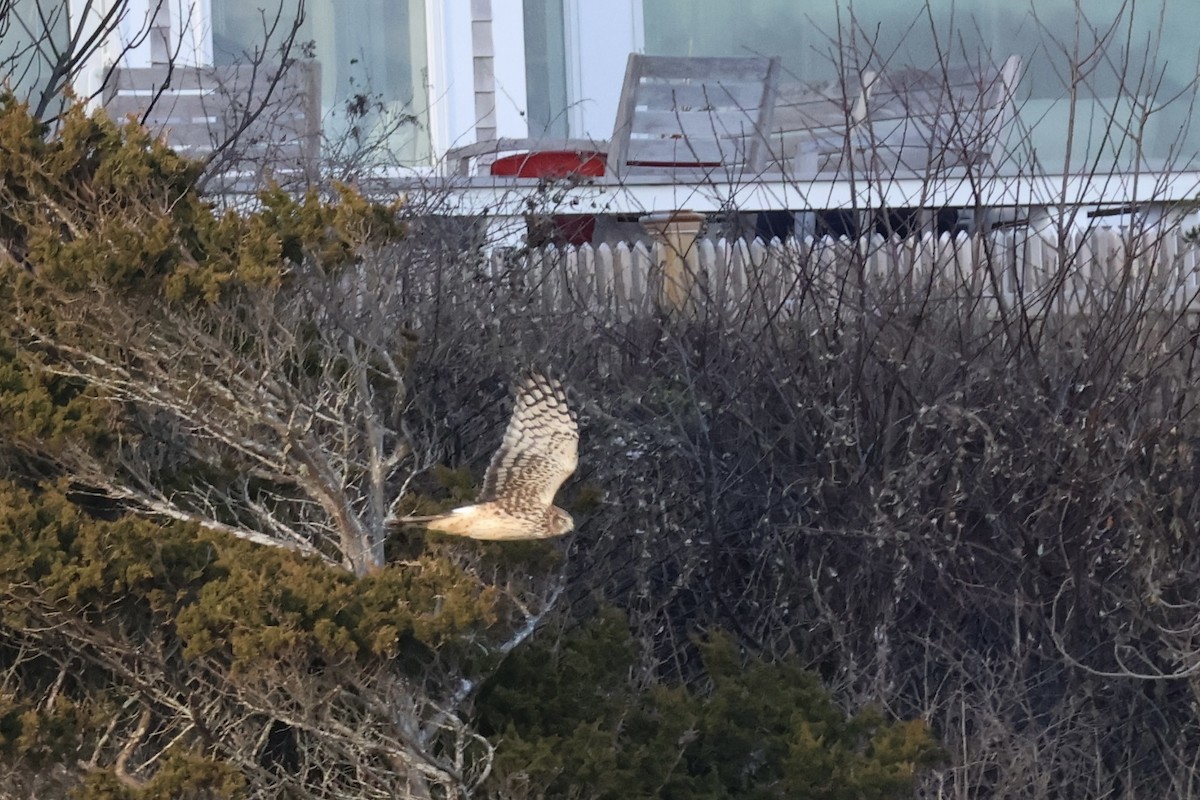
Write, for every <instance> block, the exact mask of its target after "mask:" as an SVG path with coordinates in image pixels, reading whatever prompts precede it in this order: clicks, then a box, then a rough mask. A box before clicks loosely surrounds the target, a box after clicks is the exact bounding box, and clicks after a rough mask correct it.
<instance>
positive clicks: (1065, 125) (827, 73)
mask: <svg viewBox="0 0 1200 800" xmlns="http://www.w3.org/2000/svg"><path fill="white" fill-rule="evenodd" d="M852 7H853V13H851V10H850V9H851V4H850V3H848V2H845V1H844V0H841V1H839V0H809V2H806V3H803V4H800V3H796V2H794V0H743V1H742V2H739V3H729V2H727V0H645V5H644V15H645V32H646V52H648V53H653V54H662V55H751V54H761V55H779V56H781V59H782V62H783V69H784V76H785V80H789V79H790V80H796V81H821V80H829V79H832V78H834V77H836V76H837V74H838V72H839V65H840V66H841V71H845V72H849V71H850V69H849V68H852V67H853V66H855V65H861V66H864V67H867V68H872V69H876V70H886V69H889V68H890V69H898V68H901V67H920V68H933V67H935V66H937V65H938V62H939V57H940V58H942V59H944V61H945V62H946V63H948V64H950V65H957V64H964V63H970V62H976V61H977V60H978V59H979V58H980V55H981V54H987V55H988V56H989V57H990V59H991V60H993V61H994V62H996V63H999V62H1002V61H1003V60H1004V59H1005V58H1006V57H1007V56H1008V55H1009V54H1010V53H1016V54H1017V55H1019V56H1021V58H1022V66H1023V74H1022V77H1021V81H1020V84H1019V86H1018V91H1017V107H1018V113H1019V123H1018V124H1017V125H1014V126H1013V129H1012V131H1011V133H1012V135H1011V137H1010V138H1009V146H1010V151H1011V152H1012V154H1013V155H1012V160H1011V161H1010V162H1008V163H1007V164H1006V167H1005V168H1006V169H1007V170H1009V171H1014V170H1017V169H1022V170H1024V169H1029V168H1031V167H1033V166H1035V165H1036V166H1037V167H1039V168H1040V169H1044V170H1046V171H1048V172H1060V171H1062V170H1063V169H1064V166H1066V168H1068V169H1070V170H1072V171H1080V170H1093V169H1099V170H1104V169H1109V168H1112V167H1113V166H1121V167H1132V166H1134V165H1135V164H1139V165H1140V166H1142V167H1148V168H1153V169H1168V168H1169V169H1178V170H1182V169H1195V168H1198V167H1200V164H1197V161H1198V160H1200V159H1198V153H1200V131H1198V130H1197V128H1196V126H1194V125H1192V124H1191V123H1190V119H1191V111H1192V107H1193V105H1194V103H1195V101H1196V99H1197V96H1196V89H1197V74H1198V70H1197V64H1198V58H1197V48H1196V46H1195V43H1194V40H1195V34H1194V30H1195V9H1194V8H1191V7H1190V4H1187V3H1177V2H1166V1H1165V0H1154V2H1147V3H1140V2H1139V3H1136V4H1135V3H1132V2H1129V0H1089V2H1088V3H1086V4H1079V3H1077V2H1075V0H1036V2H1035V1H1033V0H1018V2H1016V3H997V2H995V0H929V2H928V3H927V4H926V3H912V2H908V0H860V1H859V2H855V3H854V4H853V6H852ZM1077 7H1081V8H1082V11H1077ZM1072 64H1075V65H1076V66H1077V67H1081V68H1082V69H1075V70H1073V69H1072ZM1022 127H1025V128H1029V129H1030V133H1029V135H1028V136H1025V135H1023V132H1022ZM1068 132H1070V134H1071V135H1068Z"/></svg>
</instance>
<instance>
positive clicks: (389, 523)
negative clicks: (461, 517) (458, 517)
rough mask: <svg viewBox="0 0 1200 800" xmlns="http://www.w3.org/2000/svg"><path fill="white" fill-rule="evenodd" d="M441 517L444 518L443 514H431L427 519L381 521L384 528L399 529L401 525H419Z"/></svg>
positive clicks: (401, 518) (399, 518)
mask: <svg viewBox="0 0 1200 800" xmlns="http://www.w3.org/2000/svg"><path fill="white" fill-rule="evenodd" d="M443 516H445V515H444V514H432V515H430V516H427V517H388V518H387V519H385V520H384V521H383V525H384V527H386V528H399V527H400V526H401V525H407V524H409V523H414V522H419V523H424V522H433V521H434V520H435V519H440V518H441V517H443Z"/></svg>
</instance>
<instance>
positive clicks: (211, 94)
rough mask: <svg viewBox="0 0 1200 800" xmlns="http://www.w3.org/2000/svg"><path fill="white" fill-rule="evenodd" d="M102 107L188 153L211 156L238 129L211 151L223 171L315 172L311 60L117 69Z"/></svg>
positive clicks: (316, 78) (317, 105) (316, 120)
mask: <svg viewBox="0 0 1200 800" xmlns="http://www.w3.org/2000/svg"><path fill="white" fill-rule="evenodd" d="M277 73H278V76H277V78H276V74H277ZM268 88H270V98H269V100H267V102H266V104H265V105H264V100H266V98H267V91H268ZM104 106H105V109H106V110H107V111H108V114H109V116H111V117H113V118H114V119H118V120H120V119H122V118H124V117H127V116H132V117H134V118H135V119H137V120H139V121H141V122H142V123H143V124H145V125H146V126H147V127H148V128H149V129H150V130H151V132H153V133H154V134H156V135H158V136H162V137H163V138H164V139H165V140H166V142H167V144H169V145H170V146H172V147H173V148H175V149H176V150H177V151H179V152H180V153H182V154H183V155H186V156H188V157H190V158H208V157H210V156H212V155H213V154H214V152H215V151H216V149H217V148H219V147H220V146H221V145H222V144H224V143H225V142H226V141H227V140H228V139H229V137H230V136H231V135H232V134H233V133H234V132H236V131H238V130H239V129H241V132H240V134H239V135H238V140H237V143H236V145H235V146H234V147H232V148H230V150H229V152H228V153H220V154H218V155H217V158H218V163H219V168H220V169H221V170H222V171H238V170H243V171H253V172H256V173H260V174H261V173H263V172H265V171H268V170H269V171H270V172H271V173H272V174H274V175H275V176H276V177H277V178H283V177H286V176H287V175H297V176H299V177H302V178H305V179H307V180H310V181H311V180H315V179H316V177H317V176H316V171H317V165H318V158H319V155H320V144H321V98H320V68H319V66H318V64H317V63H316V62H314V61H297V62H295V63H293V64H291V65H289V66H288V67H287V69H285V70H283V71H282V72H278V70H276V69H274V68H272V67H269V66H267V65H262V64H259V65H234V66H224V67H180V66H167V65H158V66H152V67H145V68H118V69H116V70H115V71H114V75H113V76H112V78H111V79H110V81H109V84H108V86H107V87H106V88H105V93H104Z"/></svg>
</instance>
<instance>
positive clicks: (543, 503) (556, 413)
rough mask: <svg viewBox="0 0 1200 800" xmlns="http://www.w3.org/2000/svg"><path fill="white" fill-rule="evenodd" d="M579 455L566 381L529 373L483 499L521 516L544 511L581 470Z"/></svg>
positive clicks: (519, 389) (520, 386) (491, 467)
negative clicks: (579, 468)
mask: <svg viewBox="0 0 1200 800" xmlns="http://www.w3.org/2000/svg"><path fill="white" fill-rule="evenodd" d="M578 453H579V424H578V421H577V420H576V417H575V413H574V412H573V411H571V409H570V407H569V406H568V405H567V395H566V392H565V391H563V388H562V384H560V383H559V382H558V381H556V380H554V379H553V378H547V377H546V376H544V375H540V374H538V373H536V372H530V373H527V374H526V375H525V376H524V377H523V378H522V379H521V381H520V382H519V383H518V384H517V397H516V402H515V403H514V405H513V413H512V418H511V419H509V421H508V428H507V429H506V430H505V431H504V439H503V440H502V441H501V442H500V448H499V449H498V450H497V451H496V454H495V455H494V456H492V462H491V464H489V465H488V470H487V474H486V475H484V478H483V489H482V491H481V492H480V494H479V499H478V501H477V502H481V503H484V502H489V501H494V502H495V503H497V504H498V505H499V506H501V507H502V508H504V509H505V510H506V511H508V512H510V513H512V514H516V515H518V516H524V515H526V514H529V513H536V514H538V515H542V514H544V513H545V510H546V509H547V508H549V507H550V506H551V505H553V503H554V495H555V494H556V493H557V492H558V488H559V487H560V486H562V484H563V481H565V480H566V479H567V478H569V477H570V476H571V473H572V472H574V471H575V467H576V464H577V463H578Z"/></svg>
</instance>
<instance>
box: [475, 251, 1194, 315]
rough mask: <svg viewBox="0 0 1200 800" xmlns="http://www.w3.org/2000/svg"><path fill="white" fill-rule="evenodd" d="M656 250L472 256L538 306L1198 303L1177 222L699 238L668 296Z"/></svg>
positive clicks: (706, 308) (597, 310) (780, 309)
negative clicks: (1154, 227)
mask: <svg viewBox="0 0 1200 800" xmlns="http://www.w3.org/2000/svg"><path fill="white" fill-rule="evenodd" d="M669 261H670V254H669V253H668V252H667V251H666V249H665V248H664V246H663V245H661V244H656V245H653V246H647V245H645V244H642V243H638V244H634V245H632V246H631V245H626V244H618V245H616V246H615V247H614V246H609V245H606V244H604V245H599V246H597V247H592V246H590V245H582V246H579V247H547V248H545V249H541V250H534V251H503V250H496V251H493V252H491V253H490V254H489V255H488V257H487V258H486V260H485V264H484V265H483V269H484V271H485V273H486V277H487V279H488V280H490V281H494V282H495V283H496V284H497V285H500V284H503V285H506V286H508V287H509V288H510V290H511V291H519V292H520V293H522V294H524V295H526V297H527V299H528V300H529V301H531V302H532V304H533V305H535V306H540V307H541V309H542V310H544V311H546V312H548V313H555V312H584V311H586V312H588V313H591V314H596V315H600V316H604V317H606V318H610V319H612V318H616V319H622V320H628V319H633V318H637V317H639V316H645V315H649V314H654V313H656V312H658V311H660V310H669V311H675V312H684V313H691V314H711V313H718V314H722V315H726V316H748V315H763V314H765V315H769V316H772V317H777V316H780V315H783V316H787V315H794V314H801V313H804V311H805V310H806V309H820V308H828V307H830V306H838V307H841V308H849V307H852V306H854V305H855V304H857V305H858V306H859V307H860V308H868V307H873V306H874V307H877V306H878V305H879V304H880V303H884V302H890V303H896V302H901V303H902V302H910V301H911V302H919V303H923V304H928V303H930V302H932V301H940V302H961V303H969V304H971V305H972V306H973V307H975V308H979V307H980V306H982V308H983V310H984V311H986V312H987V313H988V314H990V315H993V316H999V315H1003V314H1005V313H1015V312H1017V311H1019V313H1021V314H1025V315H1030V314H1032V315H1038V316H1041V315H1050V314H1067V315H1070V314H1081V313H1090V312H1092V311H1096V310H1108V309H1112V308H1113V307H1114V304H1121V306H1122V307H1126V308H1131V309H1153V310H1155V311H1161V312H1167V313H1183V312H1200V263H1198V261H1200V250H1198V248H1197V246H1196V245H1195V244H1193V243H1191V242H1189V241H1188V240H1187V239H1186V238H1185V236H1184V234H1183V233H1182V232H1178V231H1172V232H1169V233H1165V234H1164V233H1159V234H1157V235H1156V234H1154V233H1152V232H1145V233H1142V234H1140V235H1133V234H1130V233H1128V232H1124V231H1120V230H1114V229H1097V230H1093V231H1089V232H1086V233H1075V234H1071V235H1069V236H1066V237H1065V238H1063V239H1062V240H1061V241H1060V240H1059V239H1058V238H1057V237H1051V236H1046V235H1038V234H1035V233H1031V232H1029V231H1027V230H1023V231H1003V232H993V233H991V234H987V235H971V236H969V235H967V234H959V235H958V236H951V235H949V234H946V235H943V236H940V237H938V236H933V235H925V236H920V237H913V238H907V239H896V238H893V239H885V238H883V237H879V236H875V237H868V238H863V239H859V240H847V239H831V238H821V239H812V238H807V239H804V240H795V241H787V242H779V241H778V240H776V241H773V242H771V243H765V242H762V241H761V240H755V241H753V242H747V241H745V240H741V239H738V240H725V239H721V240H707V239H704V240H700V241H698V242H696V244H695V245H693V246H692V247H691V248H690V249H689V250H688V252H687V253H686V254H685V257H684V259H683V260H682V268H683V269H682V272H681V273H679V274H680V275H681V276H682V277H681V280H682V282H683V283H685V284H686V286H684V287H682V294H680V293H678V292H677V293H676V294H675V295H674V296H673V297H672V296H671V293H670V292H668V291H667V290H666V287H665V284H666V283H667V282H668V281H669V280H670V279H669V278H667V277H665V275H666V274H668V273H669V270H670V266H669V263H668V262H669ZM664 268H665V269H666V270H667V272H664ZM481 277H483V276H481ZM513 287H517V288H516V289H514V288H513ZM680 297H683V298H684V300H683V303H682V307H677V306H681V303H680Z"/></svg>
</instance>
